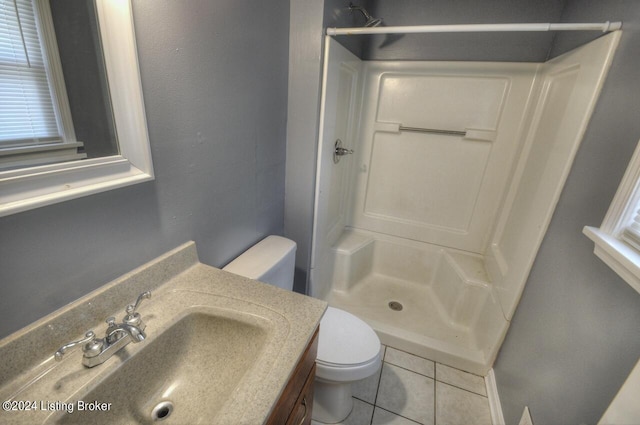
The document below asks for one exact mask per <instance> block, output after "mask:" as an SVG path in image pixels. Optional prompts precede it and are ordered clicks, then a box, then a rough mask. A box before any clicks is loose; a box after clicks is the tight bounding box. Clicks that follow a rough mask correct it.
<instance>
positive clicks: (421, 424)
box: [371, 406, 424, 425]
mask: <svg viewBox="0 0 640 425" xmlns="http://www.w3.org/2000/svg"><path fill="white" fill-rule="evenodd" d="M376 407H377V408H378V409H381V410H384V411H385V412H389V413H393V414H394V415H396V416H400V417H401V418H404V419H406V420H408V421H411V422H413V423H416V424H420V425H424V424H423V423H422V422H418V421H415V420H413V419H411V418H407V417H406V416H402V415H399V414H397V413H396V412H393V411H391V410H388V409H385V408H384V407H380V406H376ZM374 410H375V409H374ZM371 422H373V418H371Z"/></svg>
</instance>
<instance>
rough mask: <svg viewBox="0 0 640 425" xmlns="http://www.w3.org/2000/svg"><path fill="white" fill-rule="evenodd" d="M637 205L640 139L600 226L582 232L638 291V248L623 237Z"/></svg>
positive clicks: (639, 286)
mask: <svg viewBox="0 0 640 425" xmlns="http://www.w3.org/2000/svg"><path fill="white" fill-rule="evenodd" d="M639 206H640V142H638V145H637V146H636V149H635V152H634V153H633V156H632V158H631V161H630V162H629V165H628V166H627V171H626V172H625V174H624V177H623V178H622V181H621V182H620V186H618V191H617V192H616V194H615V196H614V198H613V201H612V202H611V205H610V206H609V210H608V211H607V214H606V215H605V217H604V220H603V221H602V224H601V225H600V227H599V228H597V227H589V226H585V228H584V230H583V232H584V234H585V235H587V237H589V239H591V240H592V241H593V242H594V243H595V248H594V253H595V254H596V255H597V256H598V257H599V258H600V259H601V260H602V261H604V262H605V263H606V264H607V265H608V266H609V267H611V268H612V269H613V270H614V271H615V272H616V273H617V274H618V275H620V277H622V278H623V279H624V280H625V281H626V282H627V283H628V284H629V285H631V286H632V287H633V288H634V289H635V290H636V291H638V292H639V293H640V251H638V250H637V249H636V248H634V247H632V246H631V245H629V244H627V243H626V242H624V241H623V240H622V233H623V231H624V229H625V228H626V227H627V226H628V225H629V223H631V221H632V220H633V217H634V216H635V215H636V213H637V211H638V207H639Z"/></svg>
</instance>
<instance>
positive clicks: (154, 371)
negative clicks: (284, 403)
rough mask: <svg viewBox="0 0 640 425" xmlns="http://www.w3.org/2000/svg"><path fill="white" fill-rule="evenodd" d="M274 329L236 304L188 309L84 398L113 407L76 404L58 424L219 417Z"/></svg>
mask: <svg viewBox="0 0 640 425" xmlns="http://www.w3.org/2000/svg"><path fill="white" fill-rule="evenodd" d="M271 327H272V323H271V322H270V321H269V320H267V319H265V318H261V317H258V316H255V315H251V314H243V313H239V312H235V311H229V310H226V311H224V312H223V313H222V312H217V314H208V313H204V312H194V313H191V314H188V315H186V316H184V317H182V318H181V319H180V320H178V321H177V322H176V323H174V324H172V325H171V326H170V327H168V328H167V329H166V330H165V331H164V332H162V333H161V334H160V335H158V337H157V338H154V339H153V340H151V341H149V343H148V344H146V345H145V346H144V348H142V349H141V350H140V351H139V352H137V353H136V354H135V355H133V356H131V358H129V359H127V361H125V362H124V363H123V364H122V365H121V366H120V367H119V368H118V369H117V370H116V371H115V372H113V373H111V374H110V375H109V376H108V377H107V378H106V379H104V380H103V381H102V382H101V383H100V384H99V385H97V386H96V387H95V388H94V389H93V390H91V391H89V392H88V393H87V394H86V395H85V396H84V397H82V400H84V401H85V402H86V403H87V406H90V404H89V403H91V402H96V401H97V402H98V403H102V402H108V403H110V406H109V405H107V406H102V407H106V408H107V409H108V410H106V411H95V410H94V411H91V410H79V409H76V410H74V412H73V413H71V414H65V415H64V416H63V417H62V418H60V419H59V420H58V421H56V423H58V424H71V423H78V424H88V423H91V424H103V423H104V424H131V423H153V422H154V420H158V419H165V420H166V421H165V423H167V424H170V423H179V424H184V423H189V424H196V423H212V422H214V420H215V417H216V415H217V414H218V412H220V410H221V409H222V408H223V406H224V405H225V403H226V402H227V401H228V399H229V398H230V397H231V396H232V395H233V394H234V392H235V391H236V389H238V388H239V387H240V386H242V382H243V377H244V376H245V375H247V374H248V373H249V371H251V369H253V368H255V366H257V363H256V361H257V360H258V359H259V358H260V357H261V352H262V351H263V349H264V347H265V345H266V342H267V341H268V339H269V337H270V335H271V334H272V329H271ZM204 400H206V402H204ZM98 406H99V405H98Z"/></svg>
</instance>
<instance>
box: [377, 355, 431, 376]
mask: <svg viewBox="0 0 640 425" xmlns="http://www.w3.org/2000/svg"><path fill="white" fill-rule="evenodd" d="M385 363H386V364H390V365H391V366H395V367H398V368H400V369H404V370H406V371H409V372H412V373H415V374H416V375H420V376H424V377H425V378H429V379H433V380H434V381H435V380H436V378H435V377H434V376H429V375H425V374H424V373H420V372H416V371H415V370H411V369H407V368H406V367H404V366H400V365H397V364H395V363H391V362H388V361H386V360H385ZM434 375H435V373H434Z"/></svg>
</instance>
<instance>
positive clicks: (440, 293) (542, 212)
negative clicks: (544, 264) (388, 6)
mask: <svg viewBox="0 0 640 425" xmlns="http://www.w3.org/2000/svg"><path fill="white" fill-rule="evenodd" d="M619 38H620V32H619V31H617V32H612V33H610V34H607V35H604V36H602V37H600V38H598V39H596V40H594V41H592V42H590V43H588V44H585V45H583V46H581V47H579V48H577V49H575V50H573V51H570V52H568V53H566V54H564V55H562V56H559V57H557V58H554V59H552V60H550V61H548V62H545V63H507V62H426V61H363V60H360V59H359V58H357V57H356V56H354V55H353V54H352V53H350V52H349V51H348V50H346V49H345V48H344V47H343V46H341V45H340V44H339V43H338V42H336V41H335V40H334V39H333V38H331V37H329V36H327V38H326V41H325V43H326V44H325V64H324V78H323V95H322V105H321V116H320V134H319V152H318V169H317V176H316V206H315V219H314V232H313V235H314V236H313V248H312V262H311V274H310V294H311V295H312V296H315V297H318V298H321V299H325V300H327V301H329V303H330V304H332V305H334V306H336V307H338V308H342V309H345V310H347V311H350V312H351V313H354V314H356V315H357V316H359V317H360V318H362V319H363V320H365V321H366V322H368V323H369V324H370V325H371V326H372V327H373V328H374V329H375V330H376V332H377V333H378V334H379V336H380V338H381V340H382V342H383V343H385V344H390V345H392V346H394V347H397V348H399V349H403V350H406V351H408V352H410V353H414V354H417V355H421V356H425V357H428V358H431V359H433V360H436V361H439V362H442V363H445V364H449V365H451V366H454V367H458V368H461V369H465V370H468V371H470V372H474V373H478V374H482V375H484V374H486V373H487V372H488V370H489V369H490V368H491V366H492V364H493V361H494V360H495V357H496V355H497V353H498V350H499V348H500V345H501V344H502V341H503V339H504V337H505V334H506V332H507V329H508V327H509V322H510V320H511V318H512V317H513V314H514V311H515V309H516V307H517V304H518V302H519V299H520V296H521V294H522V291H523V289H524V285H525V282H526V280H527V277H528V274H529V270H530V268H531V266H532V264H533V261H534V259H535V256H536V254H537V251H538V248H539V246H540V243H541V241H542V238H543V236H544V233H545V232H546V229H547V226H548V224H549V221H550V219H551V215H552V214H553V211H554V209H555V205H556V203H557V201H558V198H559V196H560V192H561V190H562V188H563V186H564V181H565V179H566V177H567V175H568V173H569V170H570V168H571V164H572V162H573V158H574V156H575V153H576V151H577V149H578V147H579V145H580V141H581V139H582V136H583V134H584V131H585V129H586V126H587V124H588V121H589V118H590V116H591V112H592V110H593V108H594V106H595V103H596V101H597V97H598V94H599V92H600V89H601V87H602V84H603V82H604V80H605V77H606V73H607V70H608V68H609V66H610V64H611V61H612V58H613V52H614V51H615V48H616V46H617V44H618V41H619ZM338 139H340V141H341V142H342V146H343V148H344V149H348V150H353V153H352V154H350V155H344V156H342V157H341V160H340V161H339V162H338V163H335V162H334V161H333V156H334V152H335V146H336V145H335V144H336V141H337V140H338ZM390 303H398V304H393V305H401V306H402V309H392V308H390V307H389V306H390Z"/></svg>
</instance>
